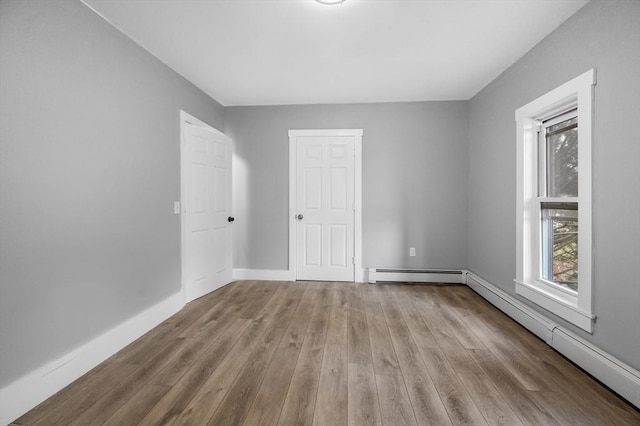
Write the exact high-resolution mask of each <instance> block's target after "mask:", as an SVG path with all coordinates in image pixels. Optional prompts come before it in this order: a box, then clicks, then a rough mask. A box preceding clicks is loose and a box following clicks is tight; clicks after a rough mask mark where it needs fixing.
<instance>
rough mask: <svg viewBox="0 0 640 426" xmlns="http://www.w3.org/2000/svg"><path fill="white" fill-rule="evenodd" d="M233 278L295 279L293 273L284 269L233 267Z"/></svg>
mask: <svg viewBox="0 0 640 426" xmlns="http://www.w3.org/2000/svg"><path fill="white" fill-rule="evenodd" d="M233 279H234V280H264V281H295V280H296V277H295V276H294V275H293V273H292V272H291V271H289V270H286V269H234V270H233Z"/></svg>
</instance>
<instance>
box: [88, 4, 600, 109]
mask: <svg viewBox="0 0 640 426" xmlns="http://www.w3.org/2000/svg"><path fill="white" fill-rule="evenodd" d="M83 1H84V3H86V4H87V5H88V6H89V7H91V8H92V9H94V10H95V11H96V12H97V13H98V14H100V15H101V16H102V17H104V18H105V19H106V20H107V21H109V22H111V23H112V24H113V25H114V26H115V27H117V28H118V29H119V30H120V31H122V32H123V33H125V34H126V35H127V36H129V37H130V38H131V39H133V40H134V41H135V42H137V43H138V44H140V45H141V46H143V47H144V48H145V49H147V50H148V51H149V52H151V53H152V54H153V55H155V56H156V57H158V58H159V59H160V60H161V61H162V62H164V63H165V64H167V65H168V66H169V67H171V68H173V69H174V70H175V71H177V72H178V73H180V74H181V75H183V76H184V77H186V78H187V79H188V80H190V81H191V82H193V83H194V84H195V85H196V86H198V87H199V88H200V89H202V90H203V91H204V92H206V93H207V94H209V95H210V96H212V97H213V98H215V99H216V100H217V101H219V102H220V103H221V104H223V105H225V106H230V105H283V104H318V103H352V102H386V101H422V100H454V99H469V98H471V97H472V96H473V95H475V94H476V93H477V92H478V91H479V90H480V89H482V88H483V87H484V86H486V85H487V84H488V83H490V82H491V81H492V80H493V79H494V78H496V77H497V76H498V75H499V74H500V73H501V72H503V71H504V70H505V69H507V68H508V67H509V66H510V65H511V64H513V63H514V62H515V61H516V60H518V59H519V58H520V57H521V56H522V55H524V54H525V53H526V52H527V51H528V50H529V49H531V48H532V47H533V46H534V45H536V44H537V43H538V42H539V41H541V40H542V39H543V38H544V37H545V36H547V35H548V34H549V33H550V32H551V31H553V30H554V29H555V28H557V27H558V26H559V25H560V24H561V23H562V22H564V21H565V20H566V19H567V18H569V17H570V16H571V15H573V14H574V13H575V12H576V11H577V10H578V9H580V8H581V7H582V6H584V4H586V3H587V2H588V0H491V1H490V0H346V2H345V3H343V4H341V5H336V6H325V5H320V4H318V3H316V2H315V1H314V0H162V1H159V0H155V1H152V0H129V1H122V0H83Z"/></svg>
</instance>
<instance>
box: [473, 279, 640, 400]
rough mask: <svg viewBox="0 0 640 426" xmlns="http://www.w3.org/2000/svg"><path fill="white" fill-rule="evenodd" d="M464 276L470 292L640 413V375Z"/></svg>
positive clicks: (495, 289) (497, 291)
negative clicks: (605, 386)
mask: <svg viewBox="0 0 640 426" xmlns="http://www.w3.org/2000/svg"><path fill="white" fill-rule="evenodd" d="M465 275H466V283H467V286H469V288H471V289H472V290H473V291H475V292H476V293H478V294H479V295H480V296H482V297H483V298H484V299H486V300H487V301H488V302H489V303H491V304H492V305H494V306H495V307H497V308H498V309H500V310H501V311H502V312H504V313H505V314H507V315H508V316H510V317H511V318H513V319H514V320H515V321H517V322H518V323H520V324H521V325H522V326H523V327H525V328H527V329H528V330H529V331H531V332H532V333H533V334H535V335H537V336H538V337H540V338H541V339H543V340H545V341H546V342H547V344H548V345H549V346H551V347H552V348H554V349H555V350H557V351H558V352H560V353H561V354H563V355H564V356H566V357H567V358H569V359H570V360H571V361H573V362H574V363H576V364H577V365H578V366H580V367H581V368H582V369H584V370H585V371H587V372H588V373H589V374H591V375H592V376H594V377H595V378H597V379H598V380H600V381H601V382H602V383H604V384H605V385H607V386H609V387H610V388H611V389H613V391H614V392H616V393H618V394H619V395H620V396H622V397H623V398H624V399H626V400H627V401H628V402H630V403H631V404H633V405H634V406H635V407H636V408H639V409H640V371H638V370H636V369H635V368H633V367H631V366H630V365H628V364H626V363H624V362H622V361H620V360H619V359H617V358H615V357H614V356H613V355H611V354H609V353H607V352H606V351H604V350H603V349H600V348H598V347H596V346H594V345H592V344H591V343H589V342H587V341H586V340H584V339H582V338H581V337H579V336H577V335H575V334H573V333H571V332H570V331H569V330H566V329H564V328H563V327H561V326H560V325H558V324H555V323H554V322H552V321H551V320H550V319H548V318H546V317H545V316H543V315H541V314H540V313H539V312H537V311H534V310H533V309H531V308H529V307H528V306H526V305H525V304H523V303H522V302H520V301H518V300H517V299H516V298H514V297H513V296H511V295H509V294H508V293H505V292H504V291H502V290H501V289H499V288H498V287H497V286H495V285H493V284H492V283H490V282H488V281H486V280H484V279H483V278H481V277H479V276H477V275H475V274H474V273H472V272H470V271H467V272H466V273H465Z"/></svg>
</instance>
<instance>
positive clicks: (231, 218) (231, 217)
mask: <svg viewBox="0 0 640 426" xmlns="http://www.w3.org/2000/svg"><path fill="white" fill-rule="evenodd" d="M227 220H228V221H229V222H233V221H234V220H236V218H235V217H233V216H229V217H228V218H227Z"/></svg>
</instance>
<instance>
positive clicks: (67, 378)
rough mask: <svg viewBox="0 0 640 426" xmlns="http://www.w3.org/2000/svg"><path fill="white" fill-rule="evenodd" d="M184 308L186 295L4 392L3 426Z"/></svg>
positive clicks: (0, 418) (0, 421) (0, 400)
mask: <svg viewBox="0 0 640 426" xmlns="http://www.w3.org/2000/svg"><path fill="white" fill-rule="evenodd" d="M183 306H184V297H183V294H182V292H179V293H176V294H174V295H172V296H170V297H168V298H167V299H165V300H163V301H162V302H160V303H158V304H156V305H154V306H152V307H150V308H149V309H147V310H145V311H143V312H141V313H139V314H138V315H136V316H135V317H133V318H131V319H130V320H128V321H126V322H124V323H122V324H120V325H118V326H116V327H114V328H112V329H111V330H109V331H107V332H106V333H104V334H102V335H100V336H98V337H96V338H95V339H93V340H91V341H90V342H88V343H86V344H84V345H82V346H80V347H78V348H76V349H74V350H73V351H71V352H69V353H67V354H66V355H64V356H62V357H60V358H58V359H56V360H54V361H51V362H49V363H48V364H46V365H44V366H42V367H40V368H38V369H36V370H34V371H32V372H31V373H29V374H27V375H25V376H23V377H21V378H20V379H18V380H16V381H15V382H13V383H10V384H8V385H7V386H5V387H3V388H2V389H0V425H6V424H9V422H11V421H13V420H15V419H17V418H18V417H20V416H22V415H23V414H24V413H26V412H27V411H29V410H31V409H32V408H34V407H35V406H37V405H38V404H40V403H41V402H42V401H44V400H45V399H47V398H49V397H50V396H51V395H53V394H54V393H56V392H58V391H59V390H60V389H62V388H64V387H65V386H67V385H68V384H70V383H71V382H73V381H74V380H76V379H77V378H78V377H80V376H82V375H83V374H85V373H86V372H88V371H89V370H91V369H92V368H94V367H95V366H97V365H98V364H100V363H101V362H102V361H104V360H106V359H107V358H109V357H110V356H111V355H113V354H115V353H116V352H118V351H119V350H120V349H122V348H124V347H125V346H127V345H128V344H129V343H131V342H133V341H134V340H136V339H137V338H139V337H140V336H142V335H143V334H144V333H146V332H147V331H149V330H151V329H152V328H153V327H155V326H157V325H158V324H160V323H161V322H162V321H164V320H166V319H167V318H169V317H170V316H171V315H173V314H175V313H176V312H178V311H179V310H180V309H182V307H183Z"/></svg>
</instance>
